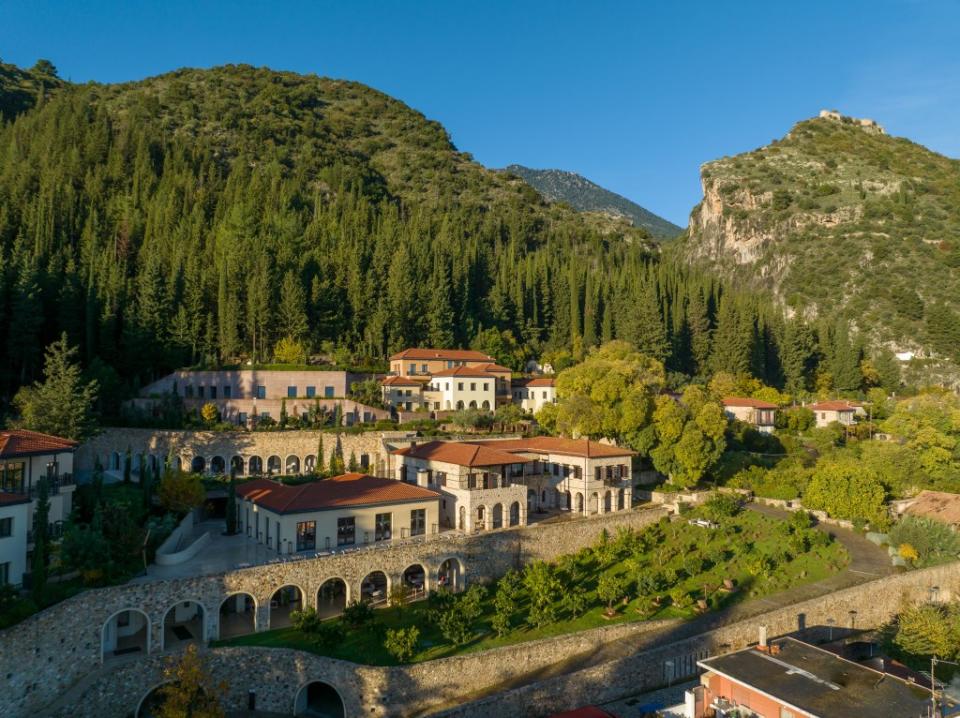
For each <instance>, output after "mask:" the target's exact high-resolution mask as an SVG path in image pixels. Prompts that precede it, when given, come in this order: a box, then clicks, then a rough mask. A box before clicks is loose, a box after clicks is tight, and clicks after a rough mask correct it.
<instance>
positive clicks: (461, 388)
mask: <svg viewBox="0 0 960 718" xmlns="http://www.w3.org/2000/svg"><path fill="white" fill-rule="evenodd" d="M457 391H463V382H462V381H458V382H457Z"/></svg>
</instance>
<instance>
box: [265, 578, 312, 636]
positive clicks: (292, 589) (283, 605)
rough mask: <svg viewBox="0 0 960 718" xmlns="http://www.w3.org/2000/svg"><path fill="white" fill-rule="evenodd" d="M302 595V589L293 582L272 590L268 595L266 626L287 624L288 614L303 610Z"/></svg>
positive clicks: (273, 626)
mask: <svg viewBox="0 0 960 718" xmlns="http://www.w3.org/2000/svg"><path fill="white" fill-rule="evenodd" d="M304 595H305V594H304V593H303V589H302V588H300V587H299V586H297V585H296V584H293V583H288V584H285V585H283V586H281V587H280V588H278V589H277V590H276V591H274V592H273V595H271V596H270V612H269V614H268V616H267V626H268V627H269V628H271V629H274V628H286V627H287V626H289V625H290V614H291V613H292V612H293V611H302V610H303V597H304Z"/></svg>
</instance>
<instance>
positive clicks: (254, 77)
mask: <svg viewBox="0 0 960 718" xmlns="http://www.w3.org/2000/svg"><path fill="white" fill-rule="evenodd" d="M651 252H652V250H651V247H650V242H649V240H648V235H647V234H646V233H645V232H644V231H643V230H640V229H634V228H631V227H626V226H624V225H623V223H619V222H613V221H607V222H604V221H602V220H598V219H597V218H596V217H591V216H589V215H582V214H579V213H577V212H575V211H573V210H572V209H570V208H568V207H564V206H562V205H554V204H548V203H545V202H544V201H543V200H542V199H541V198H540V196H539V195H538V194H537V193H536V192H535V191H534V190H533V189H531V188H530V187H529V186H528V185H527V184H526V183H524V182H522V181H520V180H518V179H516V178H511V177H509V176H506V175H504V174H501V173H498V172H494V171H490V170H487V169H485V168H484V167H482V166H481V165H479V164H477V163H476V162H474V161H473V160H472V159H471V158H470V157H469V155H466V154H464V153H461V152H458V151H457V150H456V148H454V147H453V145H452V144H451V142H450V140H449V137H448V135H447V133H446V132H445V131H444V129H443V128H442V127H441V126H440V125H439V124H437V123H436V122H432V121H429V120H428V119H426V118H425V117H423V115H421V114H420V113H418V112H416V111H414V110H412V109H410V108H409V107H407V106H406V105H404V104H403V103H401V102H398V101H396V100H394V99H391V98H389V97H387V96H385V95H383V94H382V93H379V92H376V91H374V90H372V89H370V88H368V87H364V86H362V85H359V84H357V83H352V82H344V81H337V80H330V79H325V78H319V77H315V76H300V75H295V74H291V73H282V72H274V71H270V70H267V69H255V68H252V67H246V66H228V67H221V68H216V69H212V70H181V71H177V72H173V73H170V74H167V75H163V76H160V77H155V78H151V79H147V80H144V81H141V82H135V83H127V84H121V85H97V84H88V85H82V86H77V85H65V86H64V87H63V88H62V89H59V90H58V91H57V92H55V93H51V95H50V96H49V97H48V98H46V99H45V101H44V102H41V103H38V104H37V105H36V106H35V107H33V108H32V109H25V110H23V111H21V112H20V113H19V114H18V115H17V116H16V118H15V119H14V120H13V121H8V122H7V123H6V124H3V125H0V267H2V270H0V335H2V336H3V338H4V341H3V343H2V347H0V385H2V388H0V395H3V394H5V395H7V396H9V395H10V393H11V392H12V391H13V390H14V389H15V388H16V386H18V385H20V384H22V383H24V382H26V381H29V380H30V379H32V378H34V377H36V376H37V374H38V371H39V369H40V359H41V355H42V348H43V346H44V345H45V344H47V343H49V342H50V341H52V340H53V339H55V338H57V337H58V336H59V335H60V333H61V332H62V331H66V332H67V333H68V336H69V338H70V340H71V342H72V343H75V344H79V345H80V346H81V350H82V354H83V357H84V360H85V362H86V363H88V364H93V365H95V368H96V369H97V370H98V371H101V372H106V373H107V374H111V373H112V371H114V370H115V371H116V373H117V374H118V376H112V375H111V376H108V377H106V378H105V381H107V382H125V383H127V384H128V385H133V386H135V385H136V384H137V383H138V382H142V381H144V380H146V379H147V378H149V377H150V376H152V375H154V374H156V373H157V372H161V371H165V370H167V369H169V368H170V367H173V366H177V365H182V364H189V363H194V362H205V363H217V362H228V361H235V360H236V359H238V358H248V357H256V358H258V359H264V358H268V357H270V355H271V354H272V350H273V347H274V346H275V344H276V342H277V341H278V340H279V339H281V338H283V337H293V338H295V339H297V340H300V341H301V342H302V343H303V344H305V345H307V346H309V347H310V348H312V349H313V350H315V351H316V350H319V349H322V348H324V349H326V350H329V348H330V347H338V348H341V349H343V350H344V351H346V352H348V353H352V354H353V355H354V356H355V357H373V358H380V357H383V356H384V355H385V354H386V353H388V352H390V351H393V350H396V349H399V348H401V347H404V346H408V345H416V344H427V343H429V344H436V345H467V344H470V343H471V342H474V341H475V340H476V337H477V335H478V333H480V331H481V330H483V329H485V328H489V327H496V328H498V329H499V330H504V331H509V332H510V333H511V334H512V336H513V337H514V338H515V339H516V341H517V342H518V344H520V345H521V346H522V347H523V348H524V351H526V352H528V353H530V352H537V351H541V350H542V349H543V348H545V347H549V346H562V347H567V348H569V347H570V346H571V344H572V342H573V341H574V339H575V338H580V337H583V336H584V334H586V335H587V336H586V339H587V340H588V342H589V343H588V346H589V344H590V343H595V342H597V341H599V339H600V338H601V335H602V336H606V337H610V336H612V335H613V334H614V333H616V332H617V331H618V330H617V327H616V324H617V322H616V320H615V319H614V317H615V316H618V315H627V314H631V313H632V312H631V311H630V308H631V306H632V304H631V302H633V301H634V297H635V295H636V293H635V291H634V289H635V288H636V287H637V286H639V285H640V283H642V281H643V277H644V276H645V272H644V268H645V267H646V266H647V265H648V264H649V261H650V259H651V256H652V254H651ZM588 293H589V294H590V298H589V300H586V299H585V297H586V296H587V294H588ZM585 313H589V316H588V317H587V318H585V316H584V315H585ZM604 322H605V323H604ZM627 324H628V322H627V321H626V320H624V322H623V325H624V327H626V325H627ZM588 325H589V327H590V330H589V332H588V331H587V326H588ZM620 331H621V332H623V333H626V332H627V331H628V330H627V329H626V328H621V330H620ZM578 341H579V339H578Z"/></svg>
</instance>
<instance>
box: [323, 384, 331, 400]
mask: <svg viewBox="0 0 960 718" xmlns="http://www.w3.org/2000/svg"><path fill="white" fill-rule="evenodd" d="M323 396H324V398H325V399H332V398H333V387H332V386H325V387H323Z"/></svg>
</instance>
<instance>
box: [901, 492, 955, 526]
mask: <svg viewBox="0 0 960 718" xmlns="http://www.w3.org/2000/svg"><path fill="white" fill-rule="evenodd" d="M903 513H905V514H908V515H910V516H921V517H923V518H928V519H936V520H937V521H943V522H944V523H948V524H960V494H948V493H946V492H944V491H921V492H920V493H919V494H917V497H916V499H914V500H913V502H912V503H910V504H908V505H907V507H906V508H905V509H904V510H903Z"/></svg>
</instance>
